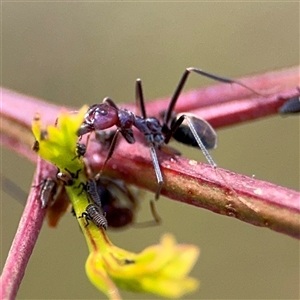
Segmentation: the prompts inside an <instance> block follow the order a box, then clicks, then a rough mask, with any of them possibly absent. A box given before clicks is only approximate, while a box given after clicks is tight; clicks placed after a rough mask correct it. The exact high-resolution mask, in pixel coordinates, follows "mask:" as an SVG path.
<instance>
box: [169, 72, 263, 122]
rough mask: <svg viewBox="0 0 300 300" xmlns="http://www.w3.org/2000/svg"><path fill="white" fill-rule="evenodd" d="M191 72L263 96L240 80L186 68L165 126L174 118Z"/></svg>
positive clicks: (171, 103)
mask: <svg viewBox="0 0 300 300" xmlns="http://www.w3.org/2000/svg"><path fill="white" fill-rule="evenodd" d="M191 72H195V73H197V74H199V75H202V76H205V77H207V78H210V79H213V80H215V81H219V82H224V83H230V84H233V83H236V84H238V85H240V86H242V87H244V88H246V89H247V90H249V91H251V92H253V93H254V94H256V95H259V96H261V94H259V93H258V92H256V91H255V90H253V89H252V88H250V87H248V86H247V85H245V84H243V83H242V82H240V81H238V80H233V79H230V78H226V77H221V76H217V75H214V74H211V73H208V72H205V71H203V70H200V69H197V68H194V67H190V68H186V70H185V72H184V73H183V75H182V77H181V79H180V81H179V84H178V85H177V88H176V90H175V92H174V94H173V96H172V98H171V101H170V104H169V107H168V110H167V113H166V114H165V116H164V124H166V125H167V124H168V123H169V121H170V119H171V117H172V112H173V111H174V107H175V104H176V102H177V100H178V97H179V95H180V93H181V91H182V89H183V87H184V85H185V83H186V81H187V78H188V76H189V75H190V73H191Z"/></svg>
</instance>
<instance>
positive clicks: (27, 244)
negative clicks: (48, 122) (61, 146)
mask: <svg viewBox="0 0 300 300" xmlns="http://www.w3.org/2000/svg"><path fill="white" fill-rule="evenodd" d="M49 167H50V169H51V168H52V166H50V165H49V163H46V162H45V161H42V160H41V159H38V163H37V170H36V173H35V177H34V180H33V186H34V187H33V188H32V189H31V191H30V194H29V196H28V200H27V203H26V206H25V209H24V212H23V214H22V218H21V220H20V223H19V226H18V229H17V232H16V235H15V238H14V241H13V243H12V245H11V248H10V250H9V253H8V257H7V260H6V262H5V265H4V268H3V272H2V275H1V277H0V287H1V289H0V292H1V295H0V298H1V299H15V298H16V294H17V291H18V289H19V286H20V283H21V281H22V278H23V276H24V273H25V270H26V266H27V263H28V261H29V258H30V256H31V253H32V251H33V249H34V246H35V243H36V240H37V238H38V235H39V232H40V230H41V227H42V225H43V220H44V217H45V214H46V209H42V208H41V203H40V201H39V195H40V188H41V185H40V183H41V181H42V179H43V178H45V177H44V176H45V174H47V173H48V172H49Z"/></svg>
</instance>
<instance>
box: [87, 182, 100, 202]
mask: <svg viewBox="0 0 300 300" xmlns="http://www.w3.org/2000/svg"><path fill="white" fill-rule="evenodd" d="M86 192H87V194H88V196H89V197H90V198H91V200H92V201H93V202H94V203H95V204H96V205H98V206H100V207H101V206H102V201H101V199H100V195H99V193H98V189H97V184H96V181H95V180H94V179H89V180H88V182H87V184H86Z"/></svg>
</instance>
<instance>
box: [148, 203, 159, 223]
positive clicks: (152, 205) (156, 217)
mask: <svg viewBox="0 0 300 300" xmlns="http://www.w3.org/2000/svg"><path fill="white" fill-rule="evenodd" d="M150 209H151V213H152V216H153V218H154V221H155V223H157V224H160V223H161V217H160V216H159V215H158V212H157V210H156V207H155V202H154V201H153V200H150Z"/></svg>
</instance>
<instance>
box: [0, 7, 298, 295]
mask: <svg viewBox="0 0 300 300" xmlns="http://www.w3.org/2000/svg"><path fill="white" fill-rule="evenodd" d="M298 63H299V3H284V2H282V3H267V2H264V3H238V2H235V3H233V2H232V3H230V2H229V3H225V2H223V3H222V2H219V3H201V2H193V3H192V2H191V3H146V2H140V3H138V2H135V3H134V2H131V3H129V2H128V3H126V2H124V3H123V2H119V3H105V2H91V3H82V2H81V3H75V2H73V3H71V2H65V3H63V2H57V3H51V2H45V3H41V2H40V3H38V2H15V3H13V2H4V3H2V85H3V86H4V87H7V88H10V89H14V90H16V91H18V92H21V93H25V94H30V95H33V96H36V97H39V98H42V99H45V100H48V101H50V102H54V103H58V104H60V105H66V106H78V107H79V106H81V105H82V104H92V103H95V102H100V101H102V98H104V97H105V96H110V97H112V98H113V99H115V100H116V102H125V101H132V100H133V98H134V83H135V79H136V78H138V77H140V78H142V80H143V84H144V89H145V94H146V97H147V98H148V99H154V98H157V97H162V96H167V95H170V94H171V93H172V92H173V91H174V89H175V86H176V84H177V82H178V80H179V77H180V76H181V74H182V73H183V71H184V69H185V68H186V67H189V66H195V67H198V68H202V69H204V70H206V71H209V72H212V73H214V74H219V75H221V76H227V77H233V78H236V77H239V76H245V75H250V74H255V73H260V72H264V71H271V70H276V69H280V68H284V67H288V66H292V65H295V64H298ZM209 84H214V82H211V81H210V80H207V79H205V78H201V77H199V76H196V75H192V76H191V78H190V80H189V82H188V85H187V89H189V88H192V87H200V86H205V85H209ZM20 109H22V108H20ZM218 134H219V143H218V149H216V150H214V151H213V152H212V155H213V158H214V159H215V161H216V162H217V163H218V165H219V166H220V167H223V168H227V169H229V170H232V171H235V172H239V173H242V174H246V175H248V176H252V175H253V174H254V175H255V176H256V178H258V179H262V180H266V181H270V182H273V183H276V184H279V185H282V186H286V187H289V188H292V189H299V119H298V117H289V118H282V117H279V116H274V117H270V118H266V119H264V120H259V121H256V122H251V123H247V124H243V125H240V126H235V127H231V128H227V129H223V130H219V131H218ZM174 146H176V147H177V144H174ZM133 147H134V146H133ZM181 150H182V151H184V155H185V156H187V157H190V158H194V159H197V160H202V161H204V159H203V157H202V154H201V152H199V151H191V150H190V149H188V148H181ZM1 166H2V170H1V171H2V173H3V174H5V176H7V177H8V178H10V179H12V180H14V181H15V182H16V183H17V184H18V185H19V186H21V187H22V189H24V190H25V191H28V190H29V188H30V186H31V179H32V176H33V172H34V166H33V165H32V164H30V163H29V162H27V161H26V160H25V159H23V158H21V157H18V156H17V155H15V154H14V153H12V152H11V151H8V150H6V149H2V152H1ZM151 197H152V195H151V194H146V195H145V196H144V197H142V199H141V206H142V208H141V212H140V214H139V215H138V219H139V220H141V221H143V220H148V219H149V218H151V214H150V212H149V204H148V200H149V199H150V198H151ZM157 209H158V211H159V214H160V215H161V216H162V217H163V224H162V225H161V226H158V227H155V228H153V227H150V228H146V229H133V228H131V229H127V230H123V231H115V232H110V233H109V236H110V238H111V240H112V241H113V242H114V243H115V244H117V245H119V246H121V247H123V248H125V249H128V250H133V251H140V250H142V249H143V248H144V247H146V246H148V245H150V244H154V243H157V242H158V240H159V238H160V236H161V235H162V234H163V233H165V232H171V233H173V234H175V236H176V238H177V239H178V241H179V242H181V243H194V244H197V245H198V246H199V247H200V248H201V255H200V258H199V261H198V262H197V265H196V267H195V268H194V269H193V271H192V275H193V276H195V277H197V278H198V279H199V280H200V281H201V289H200V290H199V291H197V292H196V293H194V294H190V295H187V296H186V297H185V299H199V298H202V299H216V298H219V299H233V298H234V299H250V298H252V299H275V298H276V299H299V243H298V241H297V240H294V239H292V238H289V237H286V236H284V235H281V234H279V233H275V232H272V231H270V230H268V229H263V228H256V227H254V226H250V225H248V224H244V223H242V222H240V221H238V220H235V219H230V218H227V217H223V216H220V215H217V214H214V213H212V212H210V211H206V210H203V209H198V208H195V207H192V206H188V205H184V204H182V203H178V202H174V201H170V200H168V199H166V198H161V199H160V201H159V203H158V205H157ZM22 210H23V207H22V205H21V204H20V203H18V202H16V201H15V200H14V199H13V198H11V197H10V196H9V195H7V194H6V193H4V192H2V193H1V233H2V235H1V266H3V264H4V260H5V258H6V255H7V252H8V250H9V247H10V243H11V241H12V239H13V236H14V233H15V230H16V228H17V225H18V221H19V218H20V216H21V214H22ZM87 254H88V251H87V247H86V245H85V241H84V239H83V236H82V234H81V233H80V230H79V227H78V224H77V222H76V220H75V219H74V217H72V216H71V214H67V215H66V216H65V217H64V218H63V220H62V221H61V222H60V224H59V226H58V228H57V229H49V228H48V227H47V226H46V224H45V226H44V228H43V230H42V232H41V234H40V237H39V239H38V242H37V245H36V247H35V250H34V252H33V255H32V257H31V259H30V262H29V265H28V268H27V271H26V274H25V277H24V280H23V282H22V284H21V288H20V291H19V294H18V298H19V299H99V298H101V299H102V298H104V296H103V294H101V293H100V292H99V291H98V290H96V289H95V288H94V287H93V286H92V285H91V284H90V283H89V281H88V279H87V278H86V275H85V272H84V264H85V260H86V258H87ZM122 295H123V296H124V299H153V298H154V299H156V298H155V297H154V296H151V295H141V294H133V293H127V292H123V293H122Z"/></svg>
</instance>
